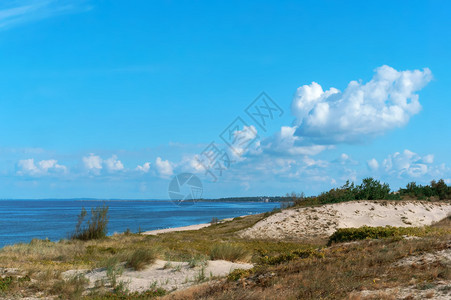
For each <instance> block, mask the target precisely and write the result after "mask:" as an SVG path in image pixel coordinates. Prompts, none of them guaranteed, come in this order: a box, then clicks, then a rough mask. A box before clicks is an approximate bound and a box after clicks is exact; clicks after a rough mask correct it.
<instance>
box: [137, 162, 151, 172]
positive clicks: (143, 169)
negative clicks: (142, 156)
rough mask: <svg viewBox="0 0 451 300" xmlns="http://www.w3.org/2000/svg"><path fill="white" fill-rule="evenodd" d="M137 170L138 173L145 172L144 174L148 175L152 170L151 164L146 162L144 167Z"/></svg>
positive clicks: (138, 167)
mask: <svg viewBox="0 0 451 300" xmlns="http://www.w3.org/2000/svg"><path fill="white" fill-rule="evenodd" d="M136 170H137V171H141V172H144V173H147V172H149V170H150V162H145V163H144V164H143V165H142V166H139V165H138V166H137V167H136Z"/></svg>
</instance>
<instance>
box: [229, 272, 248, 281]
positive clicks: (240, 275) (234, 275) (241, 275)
mask: <svg viewBox="0 0 451 300" xmlns="http://www.w3.org/2000/svg"><path fill="white" fill-rule="evenodd" d="M252 272H253V271H252V269H250V270H244V269H235V270H233V271H232V272H230V273H229V275H227V280H228V281H238V280H240V279H242V278H245V277H248V276H249V275H251V274H252Z"/></svg>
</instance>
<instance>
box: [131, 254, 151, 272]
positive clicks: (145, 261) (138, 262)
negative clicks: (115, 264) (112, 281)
mask: <svg viewBox="0 0 451 300" xmlns="http://www.w3.org/2000/svg"><path fill="white" fill-rule="evenodd" d="M156 258H157V256H156V253H155V251H154V250H153V249H138V250H135V252H133V253H132V254H131V255H130V257H129V259H128V261H127V267H131V268H133V269H134V270H136V271H139V270H142V269H144V268H145V267H146V266H147V265H150V264H152V263H153V262H154V261H155V259H156Z"/></svg>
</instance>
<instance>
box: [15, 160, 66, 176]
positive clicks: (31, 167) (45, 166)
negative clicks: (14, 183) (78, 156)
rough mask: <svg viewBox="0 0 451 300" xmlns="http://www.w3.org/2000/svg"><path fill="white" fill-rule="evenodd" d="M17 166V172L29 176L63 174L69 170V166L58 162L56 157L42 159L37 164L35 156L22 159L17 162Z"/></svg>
mask: <svg viewBox="0 0 451 300" xmlns="http://www.w3.org/2000/svg"><path fill="white" fill-rule="evenodd" d="M17 167H18V170H17V174H19V175H29V176H41V175H49V174H61V173H66V172H67V167H66V166H63V165H60V164H58V161H57V160H55V159H48V160H41V161H39V162H38V163H36V164H35V162H34V159H33V158H29V159H22V160H20V161H19V162H18V163H17Z"/></svg>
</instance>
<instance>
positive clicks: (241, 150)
mask: <svg viewBox="0 0 451 300" xmlns="http://www.w3.org/2000/svg"><path fill="white" fill-rule="evenodd" d="M233 134H234V142H233V143H232V145H231V147H230V148H231V149H232V150H233V151H232V152H233V153H231V154H233V155H234V157H235V158H236V159H239V158H240V157H241V156H243V155H244V154H246V153H247V152H248V151H250V150H251V149H252V147H255V146H257V147H258V145H259V144H258V143H257V144H256V143H255V142H256V139H257V138H258V135H257V129H256V128H255V127H254V126H252V125H251V126H244V127H243V129H242V130H236V131H235V132H234V133H233ZM254 149H255V148H254Z"/></svg>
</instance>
